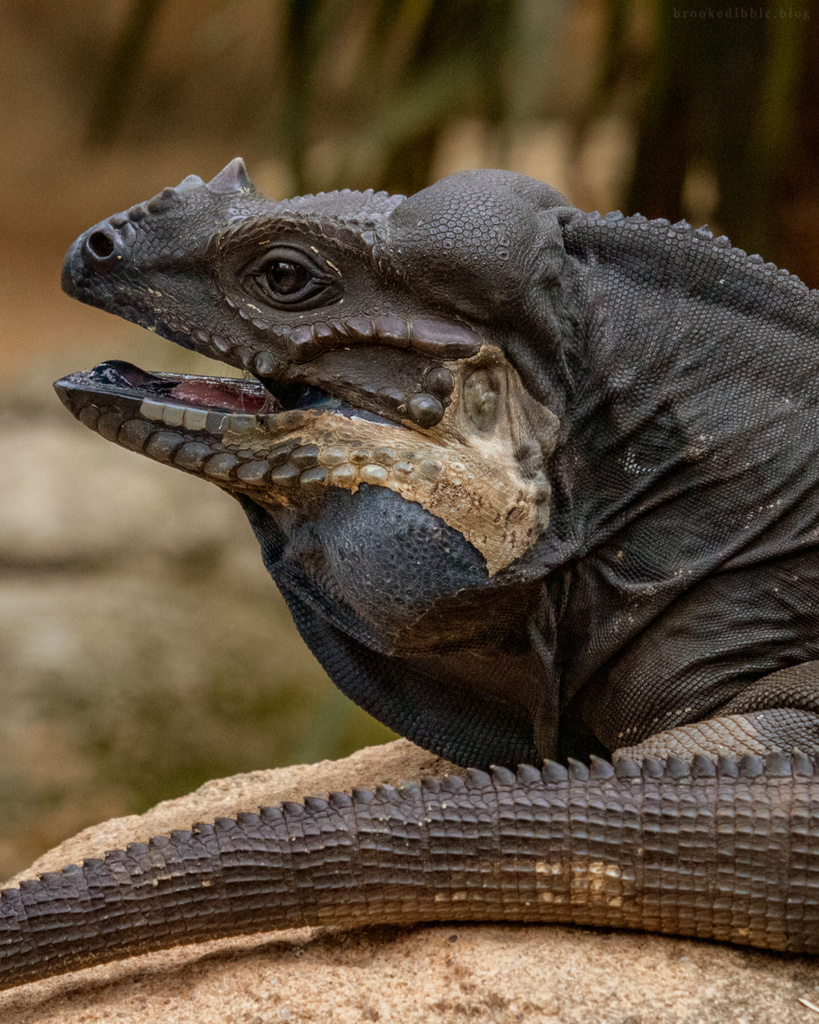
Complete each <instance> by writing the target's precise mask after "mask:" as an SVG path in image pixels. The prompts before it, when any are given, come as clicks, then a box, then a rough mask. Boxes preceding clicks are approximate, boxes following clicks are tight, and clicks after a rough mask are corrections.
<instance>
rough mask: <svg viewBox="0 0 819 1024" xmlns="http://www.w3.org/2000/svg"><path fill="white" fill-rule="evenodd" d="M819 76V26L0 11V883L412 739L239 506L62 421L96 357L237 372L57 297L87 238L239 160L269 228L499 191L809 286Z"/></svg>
mask: <svg viewBox="0 0 819 1024" xmlns="http://www.w3.org/2000/svg"><path fill="white" fill-rule="evenodd" d="M814 14H815V15H816V17H815V18H814V17H813V15H814ZM817 58H819V11H817V9H816V7H815V6H814V5H811V4H810V2H809V0H801V2H799V0H794V2H790V0H782V2H776V3H766V2H764V0H757V2H755V3H732V4H728V3H722V2H720V0H712V2H710V3H708V2H699V0H676V2H675V0H572V2H570V0H61V3H59V4H54V2H53V0H4V2H0V139H2V144H1V145H0V249H1V250H2V251H1V252H0V425H2V430H0V461H1V462H2V465H4V466H5V467H6V468H5V470H4V471H3V477H4V479H3V484H2V492H1V493H2V498H0V705H1V706H2V709H3V713H2V716H0V822H2V825H0V877H5V876H7V875H10V874H12V873H13V872H14V871H15V870H17V869H18V868H20V867H23V866H24V865H25V864H27V863H29V862H30V861H31V860H32V858H33V857H34V856H36V855H37V854H39V853H40V852H41V851H42V850H44V849H46V848H48V847H49V846H51V845H53V844H54V843H55V842H57V841H58V840H60V839H62V838H64V837H65V836H67V835H70V834H72V833H74V832H76V831H77V830H78V829H80V828H82V827H84V826H85V825H88V824H91V823H93V822H96V821H99V820H101V819H103V818H105V817H109V816H112V815H120V814H126V813H130V812H138V811H141V810H144V809H145V808H147V807H148V806H150V805H151V804H152V803H154V802H156V801H157V800H159V799H163V798H165V797H172V796H177V795H180V794H182V793H184V792H187V791H188V790H189V789H191V788H193V787H195V786H196V785H198V784H200V783H201V782H203V781H205V780H206V779H209V778H213V777H217V776H219V775H227V774H231V773H234V772H238V771H247V770H251V769H255V768H267V767H274V766H277V765H281V764H286V763H296V762H299V761H313V760H317V759H319V758H322V757H338V756H342V755H344V754H346V753H349V752H350V751H352V750H354V749H355V748H357V747H358V746H361V745H364V744H366V743H371V742H377V741H381V740H384V739H386V738H388V737H389V736H390V735H391V734H389V733H388V732H387V730H385V729H383V728H382V727H380V726H378V725H377V724H376V723H374V722H372V721H371V720H370V719H368V718H367V716H366V715H364V714H363V712H360V711H359V710H358V709H356V708H354V707H353V706H352V705H350V704H349V702H347V701H346V700H345V699H344V698H342V697H341V696H340V695H339V694H338V693H337V692H336V691H335V690H334V688H333V687H332V685H331V684H330V683H329V681H328V680H327V679H326V677H325V676H324V674H323V673H322V671H321V670H320V669H319V667H318V665H317V664H316V663H315V661H314V660H313V658H312V656H311V655H310V654H309V652H308V651H306V649H305V648H304V646H303V645H302V643H301V641H300V640H299V638H298V636H297V635H296V633H295V630H294V629H293V627H292V624H291V623H290V621H289V617H288V615H287V612H286V609H285V608H284V605H283V602H282V600H281V599H280V598H279V596H278V594H277V592H276V591H275V588H274V587H273V585H272V583H271V582H270V580H269V579H268V577H267V576H266V574H265V572H264V570H263V568H262V566H261V561H260V559H259V556H258V552H257V549H256V544H255V542H254V541H253V539H252V537H251V535H250V531H249V529H248V527H247V524H246V522H245V520H244V517H243V515H242V514H241V513H240V511H239V509H238V506H235V505H234V503H233V502H232V501H231V500H230V499H229V498H228V497H226V496H225V495H223V494H222V493H221V492H219V491H217V489H216V488H214V487H208V486H206V485H205V484H204V483H202V482H201V481H197V480H194V479H192V478H190V477H187V476H185V475H183V474H181V473H172V472H170V471H168V469H167V468H163V467H159V466H157V465H155V464H153V463H151V462H149V461H148V460H145V459H140V458H138V457H137V456H135V455H133V454H131V453H128V452H125V451H123V450H122V449H118V448H116V447H115V446H113V445H109V444H106V443H105V442H104V441H103V440H101V439H100V438H99V437H97V436H95V435H93V434H92V433H90V432H89V431H87V430H85V429H84V428H82V427H81V426H80V425H79V424H77V423H76V422H74V421H73V420H72V419H71V418H70V417H69V416H68V415H67V414H66V413H65V412H64V411H63V409H62V407H61V406H60V405H59V403H58V402H57V400H56V398H55V397H54V395H53V392H52V391H51V389H50V383H51V381H52V380H54V379H55V378H56V377H59V376H62V375H64V374H65V373H68V372H71V371H73V370H76V369H80V368H84V367H88V366H90V365H93V364H94V363H95V362H97V361H99V360H100V359H104V358H110V357H115V358H121V359H123V358H124V359H129V360H132V361H134V362H137V363H139V364H141V365H143V366H145V367H147V368H150V369H173V370H176V371H180V372H197V370H198V371H199V372H204V373H214V372H215V373H223V372H224V368H222V367H217V366H215V365H214V364H212V363H209V362H208V361H207V360H204V359H198V358H197V357H195V356H193V355H192V354H191V353H188V352H185V351H183V350H181V349H177V348H175V347H174V346H173V345H171V344H170V343H168V342H164V341H162V340H161V339H156V338H155V337H153V336H152V335H149V334H147V333H146V332H144V331H141V330H139V329H138V328H135V327H133V326H131V325H129V324H126V323H124V322H121V321H117V320H115V319H113V318H112V317H110V316H109V315H107V314H104V313H102V312H99V311H97V310H92V309H90V308H87V307H83V306H81V305H79V304H78V303H76V302H72V301H70V300H69V299H67V298H65V297H64V296H63V295H62V294H61V292H60V290H59V272H60V264H61V259H62V255H63V253H64V251H65V249H66V248H67V246H68V245H69V243H70V242H71V241H72V240H73V238H74V237H75V236H76V235H77V234H79V233H80V232H81V231H83V230H84V229H85V228H87V227H89V226H90V225H91V224H93V223H94V222H96V221H97V220H99V219H101V218H102V217H103V216H107V215H108V214H110V213H113V212H114V211H117V210H120V209H123V208H126V207H128V206H130V205H132V204H133V203H135V202H138V201H140V200H143V199H146V198H148V197H149V196H152V195H154V194H155V193H156V192H158V191H159V190H160V189H161V188H162V187H163V186H166V185H173V184H176V183H177V182H178V181H179V180H181V179H182V178H183V177H185V176H186V175H187V174H190V173H196V174H199V175H201V176H203V177H204V178H205V179H208V178H209V177H211V176H212V175H213V174H214V173H216V171H218V170H219V169H220V168H221V167H222V166H223V165H224V164H225V163H227V161H228V160H229V159H231V158H232V157H233V156H236V155H238V154H241V155H243V156H244V157H245V159H246V160H247V162H248V166H249V168H250V171H251V174H252V176H253V177H254V179H255V181H256V184H257V186H258V187H259V188H260V189H262V190H263V191H266V192H268V193H269V194H270V195H272V196H274V197H277V198H281V197H283V196H286V195H290V194H295V193H300V192H305V191H316V190H320V189H325V190H326V189H332V188H337V187H351V188H366V187H373V188H376V189H378V188H386V189H389V190H391V191H398V192H405V193H407V192H413V191H416V190H417V189H420V188H423V187H424V186H426V185H427V184H429V183H431V182H432V181H434V180H435V179H436V178H438V177H441V176H442V175H445V174H449V173H452V172H454V171H458V170H462V169H465V168H474V167H505V168H509V169H511V170H515V171H520V172H522V173H525V174H530V175H533V176H534V177H538V178H541V179H543V180H546V181H548V182H549V183H550V184H552V185H554V186H556V187H557V188H559V189H561V190H562V191H564V192H565V193H566V194H567V195H568V196H569V197H570V198H571V199H572V200H573V201H574V202H575V203H576V204H577V205H578V206H580V207H582V208H585V209H600V210H602V211H606V210H609V209H614V208H621V209H622V210H623V211H624V212H628V213H633V212H638V211H639V212H641V213H644V214H646V215H648V216H665V217H668V218H670V219H671V220H672V221H673V220H677V219H679V218H680V217H687V218H688V219H689V220H691V221H693V222H695V223H698V224H699V223H703V222H705V221H708V222H709V223H710V224H711V226H712V228H714V229H715V232H716V233H723V232H724V233H726V234H728V235H729V236H730V238H731V239H732V241H733V242H734V244H736V245H738V246H741V247H742V248H744V249H746V250H747V251H749V252H761V253H762V254H763V256H764V257H765V258H766V259H772V260H774V261H775V262H778V263H779V264H780V265H784V266H786V267H788V269H790V270H792V271H793V272H795V273H798V274H799V275H800V276H802V277H803V279H804V280H805V281H807V283H808V284H810V285H811V286H814V287H815V286H816V285H817V284H819V245H817V242H816V239H817V237H819V187H818V186H817V182H819V175H817V170H819V135H817V130H818V127H819V59H817Z"/></svg>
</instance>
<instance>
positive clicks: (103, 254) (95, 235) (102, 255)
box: [85, 230, 114, 260]
mask: <svg viewBox="0 0 819 1024" xmlns="http://www.w3.org/2000/svg"><path fill="white" fill-rule="evenodd" d="M85 246H86V249H87V250H88V251H89V252H90V253H91V255H92V256H94V257H95V258H96V259H98V260H107V259H108V257H109V256H110V255H111V254H112V253H113V251H114V239H113V238H112V237H111V235H110V234H109V233H108V232H107V231H99V230H98V231H94V232H92V233H91V234H90V235H89V236H88V241H87V242H86V243H85Z"/></svg>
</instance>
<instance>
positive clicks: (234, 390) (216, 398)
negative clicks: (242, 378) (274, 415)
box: [171, 379, 265, 412]
mask: <svg viewBox="0 0 819 1024" xmlns="http://www.w3.org/2000/svg"><path fill="white" fill-rule="evenodd" d="M171 396H172V397H173V398H177V399H179V400H180V401H182V402H184V403H185V404H186V405H200V406H201V405H204V406H205V407H206V408H208V409H234V410H236V411H238V412H258V411H259V409H261V407H262V406H263V405H264V398H265V396H264V395H263V394H261V395H258V394H254V393H253V392H251V391H245V389H244V388H242V386H241V385H240V384H237V385H235V386H234V385H231V384H225V383H224V382H223V381H218V380H214V381H210V380H205V379H199V380H185V381H183V382H182V383H181V384H177V385H176V387H175V388H174V389H173V391H171Z"/></svg>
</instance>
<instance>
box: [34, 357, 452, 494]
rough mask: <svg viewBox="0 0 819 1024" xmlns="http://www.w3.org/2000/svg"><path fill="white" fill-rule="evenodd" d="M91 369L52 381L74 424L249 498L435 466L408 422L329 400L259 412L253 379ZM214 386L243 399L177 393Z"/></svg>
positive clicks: (418, 472)
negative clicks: (121, 383)
mask: <svg viewBox="0 0 819 1024" xmlns="http://www.w3.org/2000/svg"><path fill="white" fill-rule="evenodd" d="M103 365H105V364H103ZM110 365H111V366H114V365H115V364H110ZM132 369H133V371H134V372H135V373H136V372H141V371H137V368H136V367H134V368H132ZM99 370H100V368H97V370H94V371H89V372H88V373H78V374H72V375H71V376H69V377H65V378H63V379H62V380H59V381H57V382H56V383H55V385H54V387H55V389H56V391H57V393H58V395H59V397H60V399H61V400H62V402H63V403H64V405H66V407H67V408H68V409H69V410H70V412H72V413H73V415H74V416H76V418H77V419H78V420H80V422H81V423H83V424H84V425H85V426H87V427H89V428H90V429H92V430H94V431H95V432H96V433H98V434H100V435H101V436H102V437H104V438H105V439H106V440H109V441H113V442H114V443H116V444H119V445H121V446H122V447H123V448H127V449H129V450H130V451H136V452H139V453H140V454H143V455H146V456H148V457H149V458H152V459H154V460H155V461H157V462H162V463H165V464H167V465H173V466H176V467H177V468H179V469H182V470H185V471H187V472H189V473H196V474H201V475H202V476H204V477H206V478H207V479H210V480H212V481H213V482H214V483H216V484H218V485H220V486H223V487H227V488H228V489H230V490H239V491H246V492H247V493H249V494H251V496H253V497H254V498H256V499H257V500H263V498H264V497H266V498H267V499H268V501H270V502H272V503H274V504H279V505H281V504H289V503H291V502H292V501H293V500H298V495H309V494H315V493H318V492H320V491H322V490H324V489H325V488H326V487H328V486H337V487H344V488H345V489H348V490H355V489H357V487H358V486H359V485H360V484H362V483H368V484H377V485H381V486H390V484H391V483H392V484H397V483H405V482H407V481H409V480H411V479H412V478H413V477H416V476H417V477H420V478H421V479H422V480H426V481H427V482H431V481H434V480H436V479H437V478H438V477H439V476H440V475H441V474H442V472H443V464H442V462H441V460H440V459H435V458H433V457H431V455H430V451H429V450H430V449H434V447H435V446H433V445H431V444H430V443H429V442H427V441H425V440H424V443H423V444H422V445H421V449H422V450H421V451H420V452H419V450H418V449H416V448H415V447H410V445H411V444H412V442H413V441H414V439H415V437H416V435H415V433H414V432H413V431H411V430H409V429H407V428H404V427H400V426H398V425H396V424H394V423H392V422H390V421H388V420H384V419H382V418H381V417H378V416H376V415H374V414H371V413H367V412H363V411H362V412H359V411H358V410H356V409H354V408H353V407H351V406H346V405H344V404H343V403H341V402H340V401H339V400H336V399H329V400H324V401H318V402H316V403H315V404H313V405H311V406H310V407H308V408H303V409H286V410H281V411H278V412H267V411H264V410H265V406H266V404H268V403H267V402H266V401H265V392H264V389H263V388H262V386H261V385H258V384H254V383H248V382H237V381H234V380H231V379H225V380H222V379H220V378H193V377H186V376H183V375H171V374H162V375H161V376H160V375H148V374H146V375H145V377H146V379H149V380H150V386H149V387H145V388H142V389H140V390H137V389H134V390H133V391H125V390H123V389H121V388H120V389H115V388H110V389H108V390H105V389H104V388H103V387H101V386H100V383H99V379H100V376H101V374H100V373H99V372H98V371H99ZM95 374H96V376H95ZM220 388H221V389H222V390H223V392H226V391H227V390H228V389H230V390H232V391H233V392H241V395H240V398H241V405H242V406H243V407H244V408H239V409H238V410H237V409H236V408H233V409H227V408H224V407H222V408H219V407H218V406H215V405H214V406H207V405H187V404H182V402H181V400H183V399H184V398H185V397H188V395H191V396H195V395H197V394H198V397H200V398H205V399H207V398H208V397H209V394H210V396H211V397H213V398H214V399H216V398H218V395H219V391H220ZM232 397H233V398H234V405H235V404H236V402H235V399H236V395H235V394H234V395H233V396H232ZM174 399H177V401H174ZM423 449H427V451H424V450H423Z"/></svg>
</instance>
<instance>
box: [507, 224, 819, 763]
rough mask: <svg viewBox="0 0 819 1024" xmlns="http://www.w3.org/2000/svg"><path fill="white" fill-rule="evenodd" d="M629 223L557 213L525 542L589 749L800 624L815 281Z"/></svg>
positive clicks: (771, 657) (692, 696) (782, 642)
mask: <svg viewBox="0 0 819 1024" xmlns="http://www.w3.org/2000/svg"><path fill="white" fill-rule="evenodd" d="M647 223H648V222H645V221H643V220H642V219H639V218H634V219H633V222H632V219H630V220H629V221H626V222H623V221H619V222H617V223H616V224H615V225H611V224H605V223H603V224H601V223H600V221H599V220H598V221H597V222H595V221H594V220H593V218H592V217H591V216H589V217H587V218H585V219H578V220H577V221H576V222H575V223H574V224H573V225H570V226H569V227H568V229H567V232H566V249H567V254H568V260H567V266H566V270H565V272H564V276H563V283H564V286H565V287H566V290H567V292H568V293H569V294H571V295H572V296H574V297H575V300H576V305H575V306H574V308H573V309H572V307H571V306H564V313H567V314H569V322H567V323H566V325H565V330H564V333H563V336H564V338H566V339H567V340H568V344H567V345H566V347H565V348H564V350H563V356H564V361H565V364H566V365H567V366H568V367H569V373H568V377H569V380H570V385H569V388H568V390H567V392H566V393H565V396H564V397H565V403H566V404H565V407H564V408H563V411H562V416H561V436H562V437H563V438H565V439H566V441H565V443H564V444H563V445H562V446H560V447H559V448H558V450H557V451H556V452H555V453H554V455H553V457H552V459H551V460H550V472H551V474H552V475H551V478H550V482H551V486H552V490H553V502H552V506H551V516H550V525H549V531H548V534H547V536H545V537H544V538H543V539H542V540H541V541H540V542H539V543H538V545H536V549H535V551H533V552H532V560H533V561H534V562H537V560H540V561H541V565H542V566H544V567H549V568H550V569H551V573H552V575H553V576H554V574H557V575H558V576H560V577H561V579H562V586H561V587H560V588H554V586H553V588H552V589H553V590H556V589H559V592H560V593H562V595H563V599H562V604H561V605H560V607H559V608H558V607H553V612H554V616H555V618H554V623H555V625H554V631H555V637H556V643H555V655H554V659H555V670H556V674H557V675H558V677H559V678H560V680H561V684H560V686H561V692H560V703H561V707H562V708H563V709H564V710H566V709H568V717H569V718H570V719H572V720H575V721H579V722H582V723H584V725H585V727H586V728H587V729H588V732H589V733H590V734H593V735H594V737H595V738H596V741H598V742H599V743H600V744H601V745H602V746H603V748H604V749H606V750H609V751H610V750H613V749H616V748H617V747H618V746H622V745H624V743H626V742H629V741H639V739H641V738H643V737H644V736H646V735H649V734H651V733H654V732H657V731H660V730H662V729H667V728H673V727H675V726H677V725H683V724H686V723H687V722H690V721H695V720H699V719H702V718H703V717H706V716H708V715H709V714H714V713H715V712H718V710H719V708H720V707H721V706H722V705H724V704H725V703H727V701H728V700H730V699H732V698H733V697H734V696H736V694H737V693H738V692H740V691H741V690H742V688H743V687H744V686H747V685H748V684H749V683H750V682H752V681H753V680H755V679H758V678H761V677H762V676H764V675H765V674H767V673H768V672H772V671H775V670H776V669H779V668H782V667H785V666H786V665H789V664H794V663H798V662H802V661H809V660H811V659H812V658H815V657H816V656H817V640H816V638H817V636H819V619H818V618H817V613H816V611H814V607H815V601H813V600H812V598H813V595H815V594H816V592H817V590H816V588H817V586H819V574H817V570H816V563H817V559H816V538H817V537H818V536H819V532H817V531H818V530H819V510H818V509H817V503H816V500H815V498H814V496H813V494H814V490H815V487H814V480H815V469H814V467H813V466H812V464H811V461H812V456H811V453H812V452H814V451H815V450H816V444H817V441H819V436H818V435H819V430H817V423H818V422H819V418H817V412H819V410H817V398H816V389H815V386H814V384H813V383H812V381H813V379H814V370H813V368H814V367H815V366H816V360H817V358H819V314H818V311H817V301H816V296H815V293H814V294H810V293H808V292H807V289H805V288H804V286H803V285H801V282H798V281H796V280H795V279H791V278H789V276H788V275H787V274H785V275H782V274H781V272H780V273H777V272H776V270H775V268H772V267H771V265H770V264H765V265H762V264H761V261H760V260H759V259H758V258H753V259H751V258H747V257H745V255H744V253H737V251H736V250H730V249H726V248H725V247H724V246H721V245H720V246H717V245H715V243H713V242H712V241H711V240H710V236H707V237H699V234H698V233H692V232H691V231H690V229H687V230H685V231H680V232H678V233H675V231H674V229H673V228H672V229H669V228H668V226H667V225H665V224H664V222H650V224H651V228H652V229H654V225H656V226H657V227H656V229H655V233H656V235H657V238H656V239H652V238H650V237H649V236H650V234H651V232H647V231H646V226H647ZM612 227H616V228H617V231H618V232H619V235H618V238H617V242H616V243H613V242H612V234H613V232H612V230H611V228H612ZM686 228H687V226H686ZM630 236H631V237H630ZM720 241H721V242H726V241H727V240H725V239H722V240H720ZM618 246H619V249H618V248H617V247H618ZM616 251H619V252H620V253H622V252H627V253H628V255H629V258H628V259H627V260H624V259H616V258H615V256H614V253H615V252H616ZM658 268H659V269H658ZM652 279H653V280H652ZM581 310H582V313H580V312H579V311H581ZM572 314H575V315H572ZM569 323H572V324H574V325H576V326H577V329H576V330H574V331H572V330H571V329H570V326H569ZM510 354H511V356H512V358H513V359H514V358H515V357H514V353H513V352H512V353H510ZM536 373H537V369H536V368H535V371H534V372H533V373H532V374H531V375H528V376H527V374H525V373H524V372H523V371H522V376H523V377H524V380H526V382H527V385H528V386H529V387H530V388H531V390H533V391H534V392H535V393H539V392H540V393H543V392H544V391H545V386H544V383H543V382H541V381H539V380H538V379H537V377H536ZM552 567H553V568H552Z"/></svg>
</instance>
